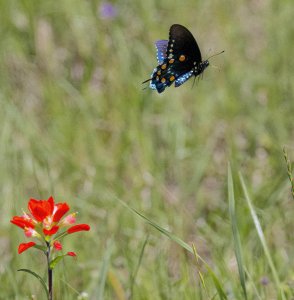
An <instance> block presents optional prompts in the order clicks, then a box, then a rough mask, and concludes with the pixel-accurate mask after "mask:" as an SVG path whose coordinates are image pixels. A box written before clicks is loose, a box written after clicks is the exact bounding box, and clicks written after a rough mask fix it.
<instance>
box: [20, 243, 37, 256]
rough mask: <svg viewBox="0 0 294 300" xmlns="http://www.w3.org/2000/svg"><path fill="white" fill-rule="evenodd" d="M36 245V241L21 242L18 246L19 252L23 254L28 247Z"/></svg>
mask: <svg viewBox="0 0 294 300" xmlns="http://www.w3.org/2000/svg"><path fill="white" fill-rule="evenodd" d="M35 245H36V243H34V242H28V243H21V244H20V245H19V246H18V254H21V253H22V252H24V251H26V250H27V249H29V248H31V247H33V246H35Z"/></svg>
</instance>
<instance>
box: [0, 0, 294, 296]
mask: <svg viewBox="0 0 294 300" xmlns="http://www.w3.org/2000/svg"><path fill="white" fill-rule="evenodd" d="M293 19H294V10H293V1H292V0H285V1H278V0H267V1H266V0H255V1H253V0H251V1H245V0H244V1H242V0H238V1H229V0H228V1H216V0H214V1H213V0H207V1H192V0H187V1H186V0H183V1H168V0H162V1H153V0H148V1H129V0H126V1H116V2H115V1H113V2H100V1H96V0H92V1H91V0H88V1H86V0H84V1H76V0H71V1H70V0H60V1H30V0H9V1H5V0H2V1H0V38H1V42H0V72H1V73H0V103H1V109H0V127H1V131H0V133H1V135H0V139H1V143H0V153H1V155H0V160H1V161H0V183H1V185H0V188H1V219H0V224H1V227H0V245H1V247H0V251H1V259H0V281H1V290H0V299H44V298H45V296H44V292H43V291H42V289H41V286H39V283H38V282H37V281H36V279H35V278H33V277H31V276H30V275H28V274H25V273H21V272H17V271H16V270H17V269H19V268H30V269H32V270H34V271H36V272H38V273H40V274H41V275H43V274H45V261H44V258H43V257H42V256H41V255H40V253H39V252H37V251H35V250H33V249H31V250H28V251H27V252H25V253H23V254H21V255H18V254H17V247H18V244H19V243H20V242H24V241H26V238H25V237H24V234H23V232H22V231H21V230H20V229H19V228H17V227H16V226H13V225H12V224H10V223H9V220H10V219H11V217H12V216H14V215H20V214H21V213H22V210H23V209H24V210H27V207H26V206H27V202H28V200H29V198H30V197H34V198H37V199H47V198H48V197H49V196H50V195H52V196H53V197H54V198H55V201H56V202H64V201H67V202H68V203H69V204H70V206H71V208H72V210H73V211H78V212H79V215H78V222H79V223H88V224H90V225H91V231H90V232H87V233H77V234H76V235H73V236H71V238H68V239H67V240H64V242H65V245H64V249H65V251H75V252H77V254H78V259H77V261H74V260H72V259H70V258H68V259H66V260H65V261H64V262H63V263H62V264H60V265H59V266H58V267H57V268H56V271H55V286H54V288H55V296H56V299H86V298H87V297H88V299H119V300H123V299H130V298H132V299H212V298H213V297H214V296H215V295H216V290H215V287H214V285H213V283H212V280H211V278H209V276H208V275H207V273H206V271H205V268H203V269H201V268H202V267H201V266H200V270H201V271H202V272H203V276H204V281H205V283H206V287H207V292H205V291H204V288H203V287H202V286H201V282H200V280H199V277H198V275H197V272H198V271H197V270H198V268H199V266H198V267H196V266H195V261H194V260H193V257H192V256H191V255H188V254H187V252H186V251H184V250H183V249H182V248H181V247H179V246H178V245H177V244H175V243H173V242H172V241H171V240H169V239H167V238H166V237H164V236H162V235H161V234H160V233H159V232H157V231H155V230H154V229H153V228H151V227H150V226H149V225H147V224H146V223H145V222H144V221H143V220H142V219H140V218H138V216H136V215H135V214H132V213H131V212H130V211H129V210H127V209H126V208H125V207H123V206H122V205H121V204H120V203H119V201H118V199H122V200H123V201H125V202H126V203H128V205H130V206H131V207H134V208H136V209H137V210H138V211H140V212H142V213H143V214H144V215H146V216H148V218H150V219H152V220H154V221H156V222H157V223H158V224H160V225H161V226H163V227H164V228H166V229H168V230H169V231H171V232H173V233H174V234H176V235H177V236H178V237H180V238H181V239H183V240H184V241H185V242H187V243H189V244H192V243H194V244H195V245H196V247H197V251H198V253H199V254H200V255H201V256H202V257H203V258H204V259H205V260H206V262H207V263H209V265H210V267H211V268H212V269H213V270H214V272H215V274H217V276H218V280H219V281H220V283H221V285H222V288H223V289H224V291H225V292H226V294H227V297H228V299H244V298H243V296H242V289H241V286H240V282H239V276H238V268H237V264H236V259H235V254H234V246H233V237H232V230H231V223H230V217H229V209H228V196H227V164H228V162H230V163H231V165H232V169H233V177H234V182H235V197H236V217H237V222H238V229H239V232H240V237H241V244H242V250H243V254H244V264H245V267H246V270H247V272H248V274H250V275H248V284H247V291H248V298H249V299H278V294H279V293H278V291H277V288H276V286H275V284H274V283H273V276H272V273H271V270H270V268H269V264H268V260H267V259H266V257H265V255H264V252H263V249H262V247H261V244H260V242H259V239H258V235H257V232H256V229H255V227H254V224H253V221H252V218H251V216H250V211H249V209H248V207H247V204H246V202H245V200H244V196H243V193H242V191H241V188H240V184H239V179H238V174H237V173H238V171H241V172H242V174H243V176H244V178H245V181H246V183H247V186H248V189H249V192H250V195H251V197H252V201H253V203H254V206H255V208H256V210H257V214H258V217H259V218H260V221H261V225H262V228H263V230H264V234H265V237H266V241H267V243H268V246H269V249H270V252H271V255H272V258H273V261H274V265H275V266H276V268H277V270H278V276H279V279H280V281H281V283H282V285H283V287H284V290H285V294H286V297H287V299H292V298H293V296H294V291H293V284H294V282H293V279H294V273H293V266H294V261H293V259H294V256H293V250H294V244H293V242H294V237H293V229H294V228H293V226H294V220H293V214H294V201H293V200H292V199H291V196H290V183H289V182H288V179H287V170H286V166H285V163H284V158H283V152H282V148H283V146H286V147H287V151H288V153H289V157H290V159H291V160H292V158H293V159H294V147H293V136H294V130H293V129H294V128H293V113H294V101H293V91H294V85H293V70H294V60H293V40H294V23H293ZM174 23H179V24H182V25H184V26H186V27H187V28H188V29H189V30H190V31H191V32H192V33H193V35H194V36H195V38H196V39H197V41H198V44H199V46H200V49H201V51H202V56H203V58H207V57H208V56H210V55H212V54H214V53H216V52H219V51H221V50H225V53H224V54H222V55H219V56H217V57H214V58H213V59H211V60H210V63H211V65H212V64H213V65H215V66H216V68H214V67H213V66H210V67H209V68H208V69H207V70H205V74H204V77H203V80H199V81H198V80H196V83H195V85H194V87H192V85H193V80H190V81H188V82H187V83H185V84H184V85H183V86H181V87H180V88H177V89H175V88H174V87H171V88H168V89H167V90H166V91H165V92H164V93H163V94H160V95H159V94H158V93H157V92H156V91H151V90H149V89H145V90H142V88H143V87H144V86H142V85H141V82H142V81H143V80H145V79H147V78H149V76H150V74H151V72H152V70H153V68H154V67H155V66H156V64H157V63H156V56H155V48H154V41H155V40H157V39H167V38H168V30H169V27H170V26H171V25H172V24H174ZM147 237H149V238H148V241H147V243H146V245H145V247H144V242H145V241H146V238H147ZM143 250H144V251H143ZM142 253H143V254H142ZM140 256H142V257H141V261H140ZM138 266H139V268H137V267H138ZM43 269H44V272H43ZM32 295H35V296H32ZM33 297H35V298H33ZM214 299H218V296H216V297H215V298H214Z"/></svg>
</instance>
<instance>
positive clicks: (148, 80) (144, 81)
mask: <svg viewBox="0 0 294 300" xmlns="http://www.w3.org/2000/svg"><path fill="white" fill-rule="evenodd" d="M152 79H153V78H149V79H147V80H145V81H143V82H142V84H144V83H146V82H148V81H150V80H152Z"/></svg>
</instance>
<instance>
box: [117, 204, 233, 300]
mask: <svg viewBox="0 0 294 300" xmlns="http://www.w3.org/2000/svg"><path fill="white" fill-rule="evenodd" d="M117 200H118V201H119V202H120V203H121V204H122V205H123V206H124V207H126V208H128V209H129V210H130V211H132V212H133V213H135V214H137V215H138V216H140V217H141V218H142V219H144V220H145V221H146V222H147V223H148V224H150V225H151V226H152V227H154V228H155V229H157V230H158V231H159V232H161V233H162V234H164V235H165V236H167V237H168V238H169V239H171V240H172V241H174V242H176V243H177V244H178V245H180V246H181V247H182V248H184V249H186V250H188V251H189V252H191V253H192V254H194V255H195V252H194V251H193V248H192V247H191V246H190V245H188V244H187V243H185V242H184V241H183V240H181V239H180V238H178V237H177V236H176V235H174V234H173V233H171V232H169V231H167V230H166V229H164V228H163V227H161V226H160V225H158V224H157V223H156V222H154V221H152V220H150V219H149V218H147V217H145V216H144V215H143V214H141V213H140V212H139V211H137V210H136V209H134V208H132V207H130V206H129V205H128V204H127V203H125V202H124V201H122V200H120V199H118V198H117ZM196 256H197V257H196V259H200V260H201V261H202V262H203V263H204V264H205V267H206V269H207V271H208V273H209V275H210V276H211V278H212V281H213V283H214V285H215V288H216V290H217V292H218V295H219V297H220V299H221V300H226V299H227V296H226V294H225V292H224V291H223V289H222V286H221V284H220V281H219V280H218V278H217V276H216V274H215V273H214V272H213V271H212V269H211V268H210V267H209V265H208V264H207V263H206V262H205V260H204V259H203V258H202V257H201V256H200V255H198V254H197V253H196Z"/></svg>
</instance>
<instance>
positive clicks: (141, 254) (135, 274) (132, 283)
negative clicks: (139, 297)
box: [130, 235, 149, 299]
mask: <svg viewBox="0 0 294 300" xmlns="http://www.w3.org/2000/svg"><path fill="white" fill-rule="evenodd" d="M148 239H149V236H148V235H147V237H146V239H145V241H144V243H143V246H142V249H141V252H140V256H139V260H138V263H137V266H136V268H135V271H134V273H133V275H132V277H131V288H130V289H131V295H130V299H133V291H134V284H135V281H136V278H137V274H138V271H139V268H140V266H141V263H142V259H143V256H144V251H145V247H146V245H147V243H148Z"/></svg>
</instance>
